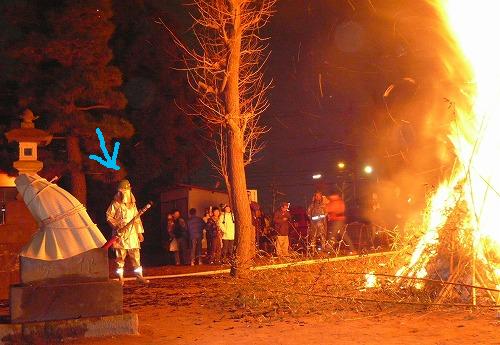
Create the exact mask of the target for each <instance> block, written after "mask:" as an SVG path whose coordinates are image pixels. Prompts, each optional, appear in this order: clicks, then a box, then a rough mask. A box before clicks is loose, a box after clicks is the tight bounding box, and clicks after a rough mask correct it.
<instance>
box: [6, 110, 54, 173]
mask: <svg viewBox="0 0 500 345" xmlns="http://www.w3.org/2000/svg"><path fill="white" fill-rule="evenodd" d="M37 118H38V116H35V115H34V114H33V112H32V111H31V110H30V109H26V110H25V111H24V112H23V115H22V116H21V119H22V120H23V121H22V122H21V128H15V129H12V130H10V131H8V132H7V133H5V136H6V137H7V140H8V141H9V142H12V141H17V142H18V143H19V160H17V161H15V162H14V168H16V169H17V171H19V173H20V174H36V173H37V172H39V171H40V170H42V168H43V163H42V162H40V161H39V160H38V152H37V149H38V146H46V145H48V144H49V143H50V141H51V140H52V135H51V134H49V133H48V132H46V131H43V130H41V129H37V128H35V124H34V123H33V121H34V120H36V119H37Z"/></svg>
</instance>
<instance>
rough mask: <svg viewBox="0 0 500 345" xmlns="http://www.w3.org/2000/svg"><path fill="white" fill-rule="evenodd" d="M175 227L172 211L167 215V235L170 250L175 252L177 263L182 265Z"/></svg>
mask: <svg viewBox="0 0 500 345" xmlns="http://www.w3.org/2000/svg"><path fill="white" fill-rule="evenodd" d="M174 228H175V222H174V216H173V215H172V214H171V213H169V214H168V215H167V235H168V239H169V241H168V251H169V252H171V253H174V260H175V264H176V265H180V264H181V259H180V257H179V245H178V243H177V240H176V238H175V235H174Z"/></svg>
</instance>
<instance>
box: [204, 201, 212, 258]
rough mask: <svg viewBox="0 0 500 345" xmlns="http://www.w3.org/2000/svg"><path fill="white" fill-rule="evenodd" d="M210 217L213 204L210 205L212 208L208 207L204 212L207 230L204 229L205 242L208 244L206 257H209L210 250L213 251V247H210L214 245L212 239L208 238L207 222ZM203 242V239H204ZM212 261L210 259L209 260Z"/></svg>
mask: <svg viewBox="0 0 500 345" xmlns="http://www.w3.org/2000/svg"><path fill="white" fill-rule="evenodd" d="M210 217H212V206H210V208H206V209H205V213H204V214H203V218H202V219H203V221H204V222H205V231H204V235H203V236H204V237H205V243H206V244H207V253H206V257H207V258H208V257H209V255H210V252H211V251H212V248H211V247H210V246H211V245H212V243H211V241H210V240H209V239H208V233H207V223H208V220H209V219H210ZM202 243H203V240H202ZM208 262H210V260H209V261H208Z"/></svg>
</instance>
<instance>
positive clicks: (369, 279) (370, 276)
mask: <svg viewBox="0 0 500 345" xmlns="http://www.w3.org/2000/svg"><path fill="white" fill-rule="evenodd" d="M374 273H375V271H371V272H369V273H367V274H365V279H366V282H365V288H367V289H368V288H373V287H377V286H379V283H378V281H377V277H376V276H375V274H374Z"/></svg>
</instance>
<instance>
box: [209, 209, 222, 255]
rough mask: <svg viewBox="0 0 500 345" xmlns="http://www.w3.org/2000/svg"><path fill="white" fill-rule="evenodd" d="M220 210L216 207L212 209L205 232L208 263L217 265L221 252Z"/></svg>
mask: <svg viewBox="0 0 500 345" xmlns="http://www.w3.org/2000/svg"><path fill="white" fill-rule="evenodd" d="M219 217H220V210H219V208H218V207H214V208H213V209H212V216H211V217H210V218H208V220H207V225H206V230H207V250H208V262H209V263H210V264H219V263H220V260H221V251H222V230H221V228H220V227H219Z"/></svg>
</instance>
